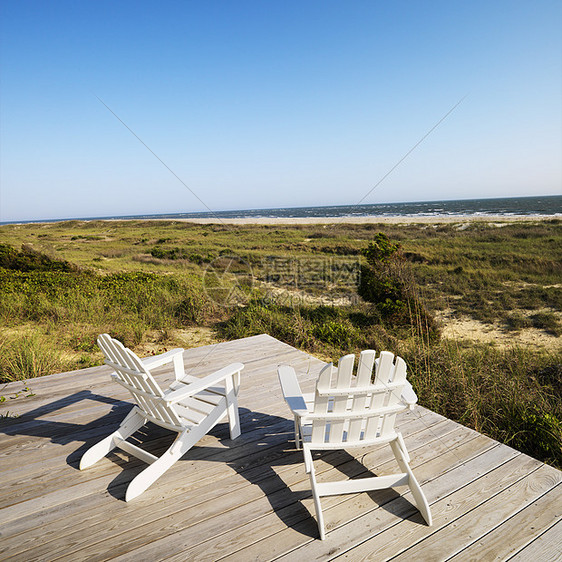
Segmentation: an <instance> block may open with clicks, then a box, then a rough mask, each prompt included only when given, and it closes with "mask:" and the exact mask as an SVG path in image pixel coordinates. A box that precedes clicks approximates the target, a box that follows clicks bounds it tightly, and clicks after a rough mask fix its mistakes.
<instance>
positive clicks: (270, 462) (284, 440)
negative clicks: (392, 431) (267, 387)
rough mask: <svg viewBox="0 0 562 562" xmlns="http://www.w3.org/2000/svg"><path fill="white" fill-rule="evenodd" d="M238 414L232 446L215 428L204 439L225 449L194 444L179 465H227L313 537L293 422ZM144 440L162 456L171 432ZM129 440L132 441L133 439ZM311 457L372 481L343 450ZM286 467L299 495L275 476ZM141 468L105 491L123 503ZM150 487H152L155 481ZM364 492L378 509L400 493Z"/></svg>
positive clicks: (225, 434) (223, 432) (151, 434)
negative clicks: (295, 471)
mask: <svg viewBox="0 0 562 562" xmlns="http://www.w3.org/2000/svg"><path fill="white" fill-rule="evenodd" d="M239 413H240V422H241V429H242V434H241V435H240V437H238V438H237V439H236V440H234V441H232V440H231V439H230V438H229V429H228V424H227V423H221V424H218V425H216V426H215V427H214V428H213V429H212V430H211V431H210V432H209V434H208V435H210V436H212V437H214V438H216V439H217V440H218V441H219V442H220V443H221V444H224V445H226V447H224V448H222V447H221V448H219V447H213V446H212V445H208V444H201V445H199V444H197V445H195V446H194V447H192V448H191V449H190V450H189V451H188V452H187V453H186V454H185V455H184V456H183V457H182V458H181V460H180V461H179V462H180V463H181V462H187V461H191V462H193V461H197V460H206V461H212V462H218V463H225V464H227V465H228V466H230V467H231V468H232V469H233V470H234V471H236V473H237V474H239V475H240V476H242V477H244V478H245V479H246V480H247V481H248V482H249V483H250V484H252V485H255V486H258V487H260V488H261V490H262V492H263V494H264V496H265V497H266V498H267V500H268V502H269V504H270V506H271V509H272V510H273V512H274V513H275V514H276V516H277V517H279V519H280V520H281V521H283V523H285V525H286V526H287V527H290V528H292V529H293V530H295V531H297V532H299V533H301V534H302V535H305V536H307V537H310V538H317V537H318V526H317V523H316V519H315V514H314V512H312V513H311V511H309V509H307V508H306V507H305V505H304V504H303V503H302V500H303V499H307V498H311V497H312V492H311V489H310V487H309V480H308V476H307V475H306V474H305V473H304V462H303V455H302V451H300V450H297V449H296V448H295V442H294V425H293V421H292V420H289V419H287V418H285V417H280V416H273V415H270V414H265V413H261V412H256V411H251V410H248V409H246V408H239ZM158 431H159V432H160V437H157V438H156V439H155V435H154V433H155V432H156V433H157V432H158ZM163 433H168V435H167V436H166V435H163ZM145 435H146V437H147V439H148V440H147V441H144V442H142V441H143V440H142V438H139V445H142V446H143V448H145V449H147V450H148V451H149V452H151V453H153V454H154V455H159V454H161V453H162V452H164V451H165V450H166V449H167V447H168V446H169V445H170V443H171V441H172V440H173V434H172V433H171V432H167V431H166V430H162V429H161V428H157V427H156V426H151V427H150V430H149V431H147V432H146V434H145ZM133 437H137V436H136V434H135V436H133ZM141 437H142V436H141ZM110 456H111V453H110ZM115 456H116V455H115ZM313 457H314V459H315V460H318V459H320V458H322V460H323V461H324V462H326V463H327V464H329V465H331V466H333V467H334V468H335V469H336V470H338V472H339V473H341V474H340V475H338V478H339V479H345V478H346V477H347V478H357V477H359V478H364V477H372V476H375V474H373V473H372V472H370V471H369V470H368V469H367V468H366V467H365V466H364V465H363V464H362V463H361V462H360V461H359V460H357V459H356V458H355V457H354V456H353V455H351V454H350V453H348V452H347V451H345V450H336V451H329V452H323V453H319V452H318V453H314V455H313ZM135 461H137V459H135V458H134V457H131V462H135ZM287 466H295V467H301V468H302V472H303V477H304V478H305V482H306V484H305V485H306V489H305V490H303V491H294V490H293V489H292V486H291V485H290V484H287V482H286V481H285V480H284V479H283V478H282V476H281V475H280V474H279V473H278V472H277V470H278V469H279V468H283V467H287ZM145 467H146V465H145V464H143V463H141V462H140V461H137V462H136V464H135V466H134V467H131V466H130V465H129V464H128V463H127V467H126V468H125V470H123V471H122V472H121V473H120V474H119V475H118V476H117V477H116V478H115V479H114V480H113V481H112V482H111V484H110V485H109V487H108V492H109V493H110V494H111V495H112V496H113V497H115V498H117V499H123V498H124V495H125V489H126V487H127V485H128V484H129V482H130V481H131V480H132V479H133V478H134V477H135V476H136V475H137V474H139V473H140V472H141V471H142V470H143V469H144V468H145ZM276 469H277V470H276ZM285 472H287V471H285ZM153 486H158V482H156V483H155V484H154V485H153ZM299 487H302V485H300V486H299ZM367 493H368V495H369V497H370V498H371V499H372V501H373V503H374V504H376V505H377V506H378V507H382V508H383V509H384V508H385V505H386V504H387V503H388V502H389V501H391V500H393V499H396V498H399V497H400V494H399V493H397V492H396V491H395V490H392V489H386V490H379V491H371V492H367Z"/></svg>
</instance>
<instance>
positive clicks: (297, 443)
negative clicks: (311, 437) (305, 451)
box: [295, 415, 301, 449]
mask: <svg viewBox="0 0 562 562" xmlns="http://www.w3.org/2000/svg"><path fill="white" fill-rule="evenodd" d="M295 447H296V448H297V449H300V448H301V428H300V418H299V417H298V416H297V415H295Z"/></svg>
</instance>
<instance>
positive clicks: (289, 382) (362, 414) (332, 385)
mask: <svg viewBox="0 0 562 562" xmlns="http://www.w3.org/2000/svg"><path fill="white" fill-rule="evenodd" d="M375 357H376V352H375V351H372V350H366V351H363V352H362V353H361V355H360V358H359V364H358V367H357V373H356V376H353V366H354V363H355V356H354V355H346V356H344V357H342V358H341V359H340V360H339V362H338V368H337V369H335V368H334V366H333V365H332V364H331V363H330V364H329V365H326V367H324V368H323V369H322V371H321V372H320V375H319V377H318V380H317V383H316V392H315V394H305V395H303V393H302V392H301V389H300V386H299V382H298V380H297V376H296V373H295V370H294V369H293V368H292V367H289V366H286V365H285V366H281V367H279V369H278V375H279V381H280V383H281V388H282V390H283V395H284V397H285V400H286V401H287V404H288V405H289V407H290V408H291V410H292V412H293V415H294V418H295V442H296V446H297V448H300V447H301V443H302V449H303V454H304V464H305V468H306V472H307V473H308V474H309V476H310V484H311V487H312V495H313V498H314V506H315V510H316V516H317V519H318V528H319V530H320V538H321V539H324V538H325V536H326V534H325V530H324V518H323V515H322V506H321V504H320V497H321V496H330V495H339V494H347V493H356V492H365V491H370V490H380V489H383V488H392V487H394V486H403V485H407V486H409V487H410V490H411V492H412V495H413V497H414V500H415V502H416V505H417V507H418V509H419V511H420V512H421V514H422V516H423V518H424V519H425V521H426V522H427V524H428V525H431V513H430V510H429V505H428V503H427V500H426V498H425V496H424V494H423V492H422V490H421V488H420V485H419V484H418V482H417V480H416V478H415V476H414V474H413V473H412V470H411V469H410V466H409V464H408V463H409V461H410V457H409V455H408V451H407V450H406V446H405V444H404V440H403V438H402V435H401V434H400V433H398V432H397V431H396V430H395V427H394V422H395V419H396V414H398V413H399V412H401V411H403V410H406V409H407V408H410V409H413V408H414V405H415V403H416V402H417V396H416V394H415V393H414V391H413V389H412V387H411V385H410V383H409V382H408V381H407V380H406V363H405V362H404V360H403V359H401V358H400V357H396V359H395V358H394V355H393V354H392V353H389V352H388V351H383V352H381V354H380V356H379V357H378V359H375ZM373 368H374V376H373ZM353 379H354V382H355V384H353V382H352V381H353ZM381 443H389V444H390V446H391V447H392V452H393V453H394V456H395V458H396V461H397V462H398V466H399V467H400V470H401V472H400V473H397V474H391V475H387V476H375V477H371V478H357V479H355V480H344V481H338V482H324V483H322V482H317V481H316V474H315V471H314V463H313V459H312V451H313V450H330V449H347V448H352V447H365V446H368V445H376V444H381Z"/></svg>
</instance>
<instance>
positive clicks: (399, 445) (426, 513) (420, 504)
mask: <svg viewBox="0 0 562 562" xmlns="http://www.w3.org/2000/svg"><path fill="white" fill-rule="evenodd" d="M390 446H391V447H392V452H393V453H394V457H395V458H396V462H397V463H398V466H400V469H401V470H402V472H406V473H407V474H408V487H409V488H410V491H411V492H412V496H413V497H414V501H415V502H416V507H417V508H418V510H419V512H420V513H421V515H422V517H423V518H424V519H425V522H426V523H427V524H428V526H430V527H431V524H432V519H431V511H430V509H429V503H428V502H427V498H426V497H425V494H424V493H423V491H422V489H421V486H420V485H419V483H418V481H417V480H416V477H415V476H414V473H413V472H412V469H411V468H410V465H409V464H408V461H409V458H410V457H409V455H408V451H407V450H406V445H405V444H404V440H403V439H401V436H400V438H397V439H396V440H395V441H391V443H390Z"/></svg>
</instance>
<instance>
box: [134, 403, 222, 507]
mask: <svg viewBox="0 0 562 562" xmlns="http://www.w3.org/2000/svg"><path fill="white" fill-rule="evenodd" d="M223 412H224V410H221V409H220V408H215V410H214V411H213V412H211V413H210V414H209V415H208V416H207V417H206V418H205V419H204V420H203V421H202V422H201V423H199V425H197V426H195V427H193V428H191V429H189V430H185V431H182V432H181V433H180V434H178V436H177V437H176V439H175V440H174V442H173V443H172V445H171V446H170V447H169V448H168V449H167V450H166V452H165V453H164V454H163V455H162V456H161V457H160V458H158V460H156V461H154V462H153V463H152V464H151V465H149V466H148V467H147V468H145V469H144V470H143V471H142V472H141V473H140V474H137V475H136V476H135V477H134V478H133V479H132V480H131V483H130V484H129V486H128V487H127V491H126V492H125V501H127V502H128V501H131V500H132V499H134V498H136V497H137V496H139V495H140V494H142V493H143V492H144V491H145V490H146V489H147V488H148V487H149V486H151V485H152V484H154V482H156V480H158V478H160V476H162V475H163V474H164V473H165V472H166V471H167V470H168V469H169V468H170V467H171V466H172V465H173V464H174V463H175V462H177V461H178V460H179V459H181V458H182V457H183V456H184V455H185V454H186V453H187V451H189V449H191V447H193V446H194V445H195V444H196V443H197V442H198V441H199V440H200V439H201V438H202V437H203V436H204V435H206V434H207V433H208V432H209V431H210V430H211V429H212V428H213V427H214V426H215V425H216V424H217V423H218V421H219V420H220V419H221V417H222V416H223V415H224V414H223Z"/></svg>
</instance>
